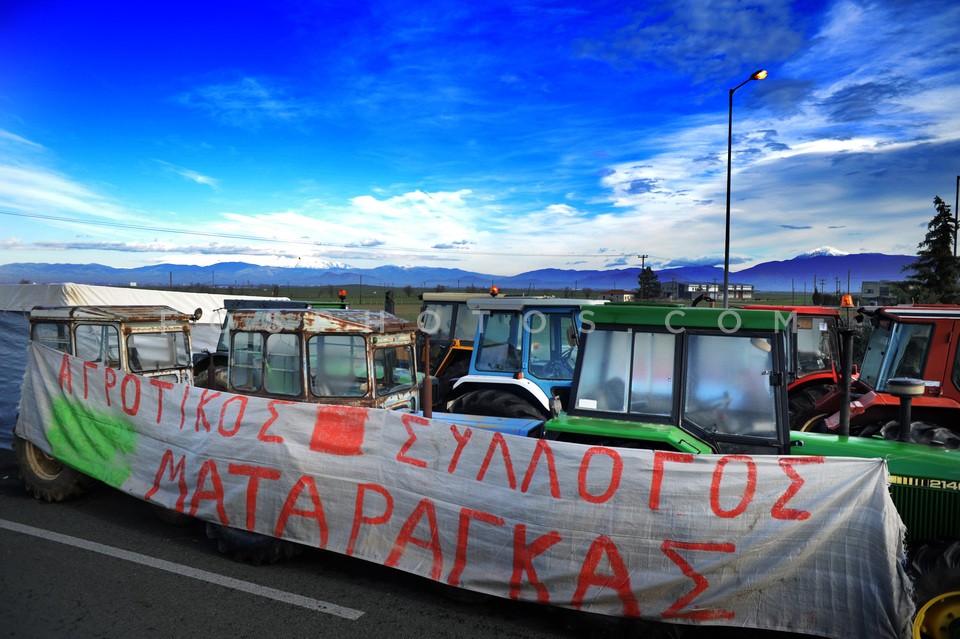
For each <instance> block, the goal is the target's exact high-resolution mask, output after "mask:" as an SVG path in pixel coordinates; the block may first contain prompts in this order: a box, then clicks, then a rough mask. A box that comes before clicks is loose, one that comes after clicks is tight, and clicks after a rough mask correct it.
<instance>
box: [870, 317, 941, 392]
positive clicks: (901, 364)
mask: <svg viewBox="0 0 960 639" xmlns="http://www.w3.org/2000/svg"><path fill="white" fill-rule="evenodd" d="M932 335H933V325H932V324H900V323H886V324H881V325H880V326H878V327H876V328H874V329H873V334H871V335H870V342H869V344H867V350H866V353H865V354H864V356H863V365H862V366H861V367H860V381H862V382H864V383H866V384H867V385H869V386H870V387H871V388H873V389H875V390H878V391H886V390H887V388H886V386H887V382H888V381H889V380H890V379H892V378H894V377H911V378H914V379H922V378H923V366H924V363H925V362H926V360H927V351H928V350H929V346H930V337H931V336H932Z"/></svg>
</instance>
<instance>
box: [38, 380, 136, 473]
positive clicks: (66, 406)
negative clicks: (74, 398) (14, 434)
mask: <svg viewBox="0 0 960 639" xmlns="http://www.w3.org/2000/svg"><path fill="white" fill-rule="evenodd" d="M47 440H48V441H49V442H50V446H51V447H52V448H53V456H54V457H56V458H57V459H58V460H60V461H61V462H63V463H64V464H67V465H68V466H71V467H73V468H76V469H77V470H79V471H80V472H82V473H84V474H86V475H89V476H91V477H94V478H95V479H99V480H100V481H102V482H103V483H105V484H108V485H110V486H113V487H114V488H119V487H120V486H121V485H122V484H123V482H124V481H126V479H127V477H129V476H130V472H131V470H130V465H129V462H128V459H127V455H128V454H129V453H132V452H133V450H134V448H135V447H136V440H137V434H136V432H134V429H133V425H132V424H131V423H130V422H128V421H127V420H125V419H121V418H118V417H114V416H111V415H103V414H99V413H95V412H94V411H91V410H90V409H88V408H85V407H84V406H80V405H77V404H73V403H71V402H70V401H68V400H66V399H58V400H56V401H54V403H53V426H52V428H50V430H49V431H47Z"/></svg>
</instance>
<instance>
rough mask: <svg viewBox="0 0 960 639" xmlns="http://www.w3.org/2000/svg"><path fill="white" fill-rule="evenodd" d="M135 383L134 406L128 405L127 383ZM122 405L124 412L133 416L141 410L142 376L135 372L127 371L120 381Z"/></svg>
mask: <svg viewBox="0 0 960 639" xmlns="http://www.w3.org/2000/svg"><path fill="white" fill-rule="evenodd" d="M129 382H132V383H133V406H127V384H128V383H129ZM120 406H121V408H123V412H125V413H126V414H127V415H130V416H131V417H136V416H137V412H138V411H139V410H140V378H139V377H137V376H136V375H134V374H133V373H127V374H126V375H124V376H123V381H122V382H120Z"/></svg>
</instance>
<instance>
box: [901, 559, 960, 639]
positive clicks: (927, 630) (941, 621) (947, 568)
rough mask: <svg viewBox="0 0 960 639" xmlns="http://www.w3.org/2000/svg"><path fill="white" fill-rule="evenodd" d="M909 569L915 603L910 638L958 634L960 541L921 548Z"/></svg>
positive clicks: (943, 637) (949, 637) (941, 638)
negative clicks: (915, 607) (911, 635)
mask: <svg viewBox="0 0 960 639" xmlns="http://www.w3.org/2000/svg"><path fill="white" fill-rule="evenodd" d="M910 569H911V572H912V573H913V577H914V587H915V590H914V593H915V594H914V598H915V601H916V604H917V610H916V614H915V616H914V619H913V638H914V639H952V638H953V637H957V636H958V635H960V541H956V540H949V541H940V542H934V543H931V544H927V545H924V546H922V547H920V548H919V549H917V551H916V553H915V554H914V556H913V560H912V562H911V564H910Z"/></svg>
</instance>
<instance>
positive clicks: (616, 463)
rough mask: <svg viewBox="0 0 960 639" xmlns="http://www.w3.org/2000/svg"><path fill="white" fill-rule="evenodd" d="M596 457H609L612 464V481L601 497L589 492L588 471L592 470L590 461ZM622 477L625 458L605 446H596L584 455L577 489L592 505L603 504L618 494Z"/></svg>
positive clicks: (578, 475) (578, 474)
mask: <svg viewBox="0 0 960 639" xmlns="http://www.w3.org/2000/svg"><path fill="white" fill-rule="evenodd" d="M594 455H604V456H605V457H609V458H610V460H611V462H612V466H611V468H610V481H609V483H608V484H607V489H606V490H605V491H603V492H602V493H600V494H599V495H594V494H592V493H591V492H590V491H589V490H587V471H588V470H589V468H590V460H591V459H593V457H594ZM622 476H623V458H622V457H620V453H618V452H617V451H615V450H614V449H612V448H606V447H605V446H594V447H592V448H590V449H588V450H587V452H585V453H584V454H583V459H582V460H580V472H578V473H577V489H578V490H579V491H580V497H581V498H582V499H583V500H584V501H587V502H590V503H591V504H602V503H603V502H605V501H607V500H608V499H610V498H611V497H613V495H614V493H616V492H617V489H618V488H619V487H620V478H621V477H622Z"/></svg>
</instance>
